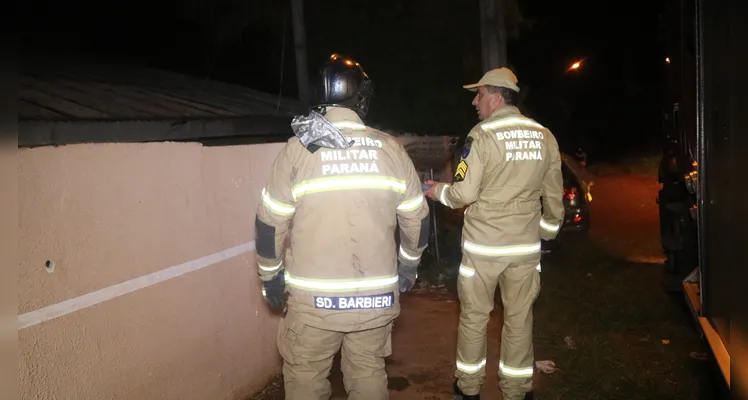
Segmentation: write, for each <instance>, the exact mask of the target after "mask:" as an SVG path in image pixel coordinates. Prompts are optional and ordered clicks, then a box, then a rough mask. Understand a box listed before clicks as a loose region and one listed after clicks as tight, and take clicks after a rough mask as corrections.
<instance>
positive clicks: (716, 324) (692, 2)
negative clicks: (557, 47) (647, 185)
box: [657, 0, 748, 398]
mask: <svg viewBox="0 0 748 400" xmlns="http://www.w3.org/2000/svg"><path fill="white" fill-rule="evenodd" d="M746 4H748V3H746V2H745V1H735V2H728V1H720V0H709V1H706V0H666V1H665V8H664V10H663V13H662V14H661V27H662V30H661V34H662V39H663V41H662V42H663V47H664V49H663V50H664V52H663V53H664V54H663V55H662V58H663V62H662V68H663V71H664V73H665V75H666V78H667V87H666V88H665V90H664V93H663V109H664V110H663V111H664V112H663V133H664V146H663V153H662V160H661V163H660V171H659V182H660V183H661V184H662V189H661V190H660V192H659V196H658V199H657V201H658V204H659V210H660V235H661V241H662V247H663V251H664V253H665V256H666V260H667V261H666V263H665V268H664V269H665V277H666V280H665V281H666V282H670V284H669V285H667V287H668V288H669V289H671V290H672V289H680V290H682V291H683V292H684V293H685V299H686V303H687V304H688V306H689V308H690V309H691V311H692V313H693V316H694V317H695V321H696V324H697V326H698V327H699V329H700V330H701V331H702V332H703V334H704V336H705V337H706V341H707V343H708V344H709V347H710V348H711V350H712V353H713V356H714V359H715V360H716V363H715V364H716V366H717V367H718V370H719V371H720V372H721V374H722V375H723V377H724V378H725V382H726V384H727V385H726V387H727V388H730V387H731V385H730V358H731V354H732V353H738V352H739V353H743V354H744V353H745V352H746V349H745V348H744V345H745V344H744V343H743V344H741V343H740V342H735V341H733V342H732V343H731V342H730V336H731V334H732V335H733V337H734V335H735V334H738V335H741V334H742V335H743V336H744V335H745V332H742V333H740V332H736V330H738V329H740V328H737V325H735V324H733V325H732V330H733V332H732V333H731V332H730V316H729V310H730V309H731V308H732V307H734V305H735V304H736V302H737V303H741V304H744V301H742V300H739V299H738V298H737V297H736V298H735V299H733V296H735V295H736V293H735V292H734V291H733V290H730V289H731V288H733V287H736V286H733V285H732V284H731V282H734V281H735V279H736V277H735V276H734V275H733V273H732V269H733V268H741V267H744V266H745V264H744V261H741V260H743V259H744V255H743V254H744V252H745V250H744V247H745V244H744V243H739V240H738V238H739V237H741V235H743V233H742V232H744V228H743V227H742V226H739V224H740V223H741V221H740V218H741V216H742V215H743V213H744V211H743V208H742V205H739V204H738V201H739V200H738V199H739V197H738V196H737V190H738V186H739V185H743V183H742V179H741V178H742V175H744V171H745V170H746V167H745V165H742V166H741V165H740V164H741V163H744V162H745V161H744V159H745V156H744V155H743V154H744V153H745V151H743V150H748V149H747V148H746V147H745V142H744V141H739V137H740V136H741V135H742V136H743V137H744V136H745V134H746V132H745V131H742V132H739V129H738V125H739V124H742V126H743V129H745V128H744V127H745V123H746V113H745V111H744V110H742V109H739V108H738V101H739V99H742V98H743V97H744V92H743V89H742V87H743V85H744V84H745V81H746V77H745V70H746V69H748V67H747V66H746V54H747V53H748V52H746V49H747V48H748V34H746V30H745V28H744V25H745V21H746V19H748V11H747V10H746ZM739 157H742V158H739ZM738 207H740V208H738ZM742 237H744V236H742ZM728 349H729V350H728ZM733 386H734V385H733ZM713 398H718V395H717V394H715V395H714V396H713ZM741 398H744V397H741Z"/></svg>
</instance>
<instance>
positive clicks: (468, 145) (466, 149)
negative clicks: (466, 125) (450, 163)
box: [462, 136, 473, 160]
mask: <svg viewBox="0 0 748 400" xmlns="http://www.w3.org/2000/svg"><path fill="white" fill-rule="evenodd" d="M471 147H473V137H472V136H468V137H467V139H465V146H464V147H463V148H462V159H463V160H464V159H466V158H467V156H468V155H469V154H470V148H471Z"/></svg>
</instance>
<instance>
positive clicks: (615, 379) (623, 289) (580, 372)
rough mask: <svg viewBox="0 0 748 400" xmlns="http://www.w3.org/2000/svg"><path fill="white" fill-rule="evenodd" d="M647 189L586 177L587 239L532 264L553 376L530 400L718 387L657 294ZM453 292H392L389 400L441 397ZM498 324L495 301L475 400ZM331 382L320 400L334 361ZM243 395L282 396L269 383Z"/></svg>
mask: <svg viewBox="0 0 748 400" xmlns="http://www.w3.org/2000/svg"><path fill="white" fill-rule="evenodd" d="M657 190H658V185H657V182H656V179H655V178H653V177H649V176H645V175H635V174H614V175H605V176H600V177H598V179H597V180H596V183H595V186H594V187H593V196H594V197H593V202H592V207H591V223H592V225H591V230H590V233H589V235H588V236H582V237H576V238H573V239H572V240H571V241H567V242H565V243H564V246H563V247H562V249H560V251H558V252H556V253H554V254H552V255H550V256H548V257H547V258H545V259H544V260H543V272H542V273H541V279H542V285H543V289H542V291H541V295H540V297H539V298H538V301H537V303H536V305H535V331H534V340H535V356H536V360H552V361H554V362H555V363H556V365H557V367H558V370H557V371H556V372H554V373H552V374H543V373H536V375H535V378H534V384H535V388H536V389H535V392H536V397H535V398H536V399H543V400H545V399H575V400H578V399H715V398H717V397H716V394H715V393H716V390H717V389H716V388H717V385H718V381H717V380H715V378H714V376H715V375H714V374H713V371H712V370H711V364H710V360H709V359H708V357H706V354H705V351H706V347H705V345H704V343H703V341H702V340H701V339H700V338H699V336H698V330H697V329H696V328H695V326H694V324H693V322H692V320H691V317H690V315H689V314H688V311H687V310H686V308H685V307H684V303H683V301H682V298H680V297H677V298H673V297H671V296H669V295H668V294H666V293H665V292H664V291H663V290H662V289H661V266H660V265H659V264H657V263H658V262H661V260H662V256H661V252H660V245H659V236H658V235H659V224H658V220H657V205H656V203H655V197H656V196H657ZM454 246H457V243H454ZM454 246H451V247H454ZM442 251H443V252H447V251H459V249H454V248H449V249H442ZM454 293H455V291H454V282H448V283H447V284H446V285H439V286H436V287H435V286H431V287H425V286H420V287H418V288H417V290H415V291H414V292H413V293H408V294H405V295H403V296H402V314H401V316H400V317H399V318H398V319H397V320H396V322H395V328H394V331H393V355H392V356H391V357H390V358H389V359H388V361H387V372H388V374H389V381H390V395H391V398H392V399H393V400H399V399H402V400H410V399H427V400H436V399H452V394H451V387H452V382H453V380H454V378H453V373H454V357H455V343H456V336H457V334H456V328H457V321H458V315H459V302H458V301H457V299H456V296H455V294H454ZM497 298H498V297H497ZM501 317H502V308H501V305H500V304H499V305H497V307H496V308H495V310H494V313H493V317H492V319H491V322H490V324H489V332H488V338H489V340H488V350H489V352H488V354H489V356H488V364H487V374H486V383H485V386H484V388H483V391H482V392H481V395H482V397H483V398H485V399H501V398H502V396H501V394H500V392H499V389H498V387H499V385H498V376H497V363H498V353H499V338H500V331H501ZM705 357H706V359H704V358H705ZM331 381H332V383H333V389H334V394H333V396H332V399H345V398H346V395H345V391H344V389H343V385H342V379H341V374H340V372H339V368H338V365H337V360H336V364H335V365H334V366H333V372H332V375H331ZM252 399H255V400H278V399H283V389H282V381H281V378H280V377H278V379H276V380H275V381H274V382H273V383H272V384H270V385H269V386H268V387H267V388H266V389H265V390H264V391H263V392H262V393H258V394H257V395H255V396H254V397H252Z"/></svg>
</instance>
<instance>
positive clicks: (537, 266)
mask: <svg viewBox="0 0 748 400" xmlns="http://www.w3.org/2000/svg"><path fill="white" fill-rule="evenodd" d="M535 269H536V270H538V272H540V271H541V268H540V264H538V265H536V266H535Z"/></svg>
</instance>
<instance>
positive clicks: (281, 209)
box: [262, 188, 296, 215]
mask: <svg viewBox="0 0 748 400" xmlns="http://www.w3.org/2000/svg"><path fill="white" fill-rule="evenodd" d="M262 202H263V203H264V204H265V207H267V208H269V209H270V210H272V211H273V212H275V213H276V214H279V215H291V214H293V213H294V212H295V211H296V208H294V207H293V206H290V205H288V204H283V203H281V202H279V201H277V200H274V199H273V198H272V197H270V195H269V194H268V193H267V190H265V188H262Z"/></svg>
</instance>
